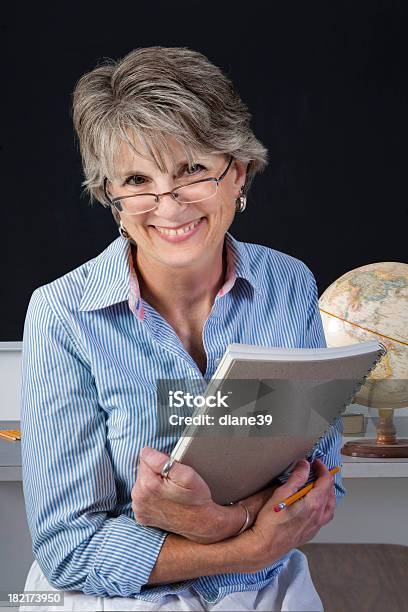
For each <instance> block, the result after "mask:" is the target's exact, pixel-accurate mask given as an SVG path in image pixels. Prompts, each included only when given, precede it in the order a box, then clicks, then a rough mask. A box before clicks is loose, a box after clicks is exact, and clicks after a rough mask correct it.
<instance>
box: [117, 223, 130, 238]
mask: <svg viewBox="0 0 408 612" xmlns="http://www.w3.org/2000/svg"><path fill="white" fill-rule="evenodd" d="M119 234H120V235H121V236H123V238H126V240H130V238H131V237H130V234H128V231H127V229H126V228H125V226H124V225H123V223H122V220H121V221H120V224H119Z"/></svg>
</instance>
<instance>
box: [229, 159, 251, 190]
mask: <svg viewBox="0 0 408 612" xmlns="http://www.w3.org/2000/svg"><path fill="white" fill-rule="evenodd" d="M247 169H248V164H247V163H245V162H242V161H240V160H239V159H234V161H233V173H232V175H233V177H234V182H233V185H234V187H236V189H237V197H238V195H239V191H240V189H241V187H243V186H244V185H245V181H246V174H247Z"/></svg>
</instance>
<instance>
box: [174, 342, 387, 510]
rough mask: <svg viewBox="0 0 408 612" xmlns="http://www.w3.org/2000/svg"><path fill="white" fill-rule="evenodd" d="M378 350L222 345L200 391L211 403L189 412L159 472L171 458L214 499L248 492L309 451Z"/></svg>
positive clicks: (376, 345)
mask: <svg viewBox="0 0 408 612" xmlns="http://www.w3.org/2000/svg"><path fill="white" fill-rule="evenodd" d="M386 352H387V350H386V348H385V346H384V345H383V344H382V343H381V342H379V341H369V342H361V343H357V344H352V345H348V346H342V347H334V348H317V349H316V348H302V349H292V348H276V347H271V348H268V347H262V346H253V345H248V344H236V343H234V344H229V345H228V347H227V349H226V352H225V353H224V356H223V358H222V359H221V361H220V363H219V365H218V367H217V370H216V372H215V373H214V376H213V377H212V379H211V380H210V381H209V383H208V386H207V387H206V389H205V392H204V394H203V395H204V396H205V398H208V397H210V396H211V402H208V404H212V405H208V404H207V403H206V404H204V405H203V406H201V407H199V408H196V410H195V411H194V412H193V413H192V414H191V416H193V417H195V419H194V420H195V423H192V424H190V425H189V426H188V427H186V428H185V430H184V431H183V433H182V435H181V436H180V438H179V440H178V442H177V444H176V446H175V447H174V449H173V451H172V453H171V455H170V458H169V461H168V462H167V464H166V465H165V467H164V468H163V471H162V474H163V475H164V476H165V475H167V474H168V472H169V470H170V469H171V465H172V463H173V462H174V461H179V462H181V463H183V464H186V465H189V466H191V467H193V468H194V469H195V470H196V471H197V472H198V473H199V474H200V476H202V478H203V479H204V480H205V481H206V482H207V484H208V485H209V487H210V490H211V493H212V497H213V500H214V501H215V502H216V503H218V504H227V503H230V502H235V501H238V500H240V499H243V498H245V497H247V496H249V495H251V494H253V493H256V492H257V491H259V490H261V489H263V488H264V487H266V486H268V484H270V483H272V482H273V480H274V479H275V478H276V477H277V476H279V475H280V474H282V473H283V472H285V471H286V470H288V469H289V470H290V469H291V468H292V467H294V465H295V463H296V462H297V461H298V460H299V459H302V458H304V457H308V456H309V455H310V454H311V453H312V452H313V450H314V448H315V447H316V445H317V444H318V443H319V440H320V438H321V437H322V436H324V434H325V433H326V432H327V430H328V429H329V428H330V425H331V424H332V423H333V422H334V421H335V419H336V418H337V417H339V416H340V414H341V413H342V412H344V411H345V409H346V407H347V406H348V404H350V403H352V401H353V398H354V396H355V395H356V393H357V392H358V390H359V389H360V388H361V387H362V385H363V384H364V382H365V379H366V377H367V376H368V375H369V373H370V372H371V371H372V370H373V369H374V367H375V366H376V364H377V362H378V361H379V360H380V359H381V358H382V356H383V355H384V354H385V353H386ZM215 398H218V400H217V399H215ZM216 401H218V403H217V405H216V407H214V406H213V404H214V402H216ZM226 406H227V407H226ZM251 416H252V417H253V419H252V421H251V419H250V417H251ZM232 417H235V419H233V418H232ZM205 419H207V422H205ZM211 419H212V424H209V423H211ZM220 419H223V420H222V422H221V420H220ZM329 467H333V466H329Z"/></svg>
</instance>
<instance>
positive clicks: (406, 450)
mask: <svg viewBox="0 0 408 612" xmlns="http://www.w3.org/2000/svg"><path fill="white" fill-rule="evenodd" d="M341 454H342V455H347V456H349V457H369V458H373V459H381V458H388V459H389V458H393V459H397V458H404V457H408V440H406V439H403V438H401V439H398V438H397V440H396V442H395V443H394V444H377V443H376V440H375V439H374V438H373V439H372V440H370V439H367V438H366V439H362V440H353V441H351V442H346V443H345V444H344V446H343V448H342V449H341Z"/></svg>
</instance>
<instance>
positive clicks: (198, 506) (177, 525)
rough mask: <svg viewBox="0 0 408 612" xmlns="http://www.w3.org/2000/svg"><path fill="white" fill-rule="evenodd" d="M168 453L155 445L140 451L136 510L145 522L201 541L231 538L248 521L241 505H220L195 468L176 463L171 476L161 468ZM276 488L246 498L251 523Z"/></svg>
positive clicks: (133, 498) (135, 487) (142, 521)
mask: <svg viewBox="0 0 408 612" xmlns="http://www.w3.org/2000/svg"><path fill="white" fill-rule="evenodd" d="M168 458H169V456H168V455H166V454H165V453H162V452H160V451H158V450H156V449H154V448H150V447H145V448H143V449H142V450H141V451H140V455H139V459H140V463H139V469H138V474H137V479H136V483H135V485H134V487H133V489H132V493H131V497H132V510H133V512H134V515H135V519H136V521H138V522H139V523H141V524H142V525H148V526H151V527H159V528H160V529H164V530H166V531H170V532H172V533H177V534H180V535H182V536H184V537H186V538H188V539H189V540H193V541H194V542H199V543H201V544H211V543H213V542H219V541H221V540H224V539H226V538H228V537H231V536H232V535H234V534H235V533H237V531H238V530H239V529H240V527H241V526H242V525H243V524H244V522H245V518H246V512H245V509H244V508H243V507H242V506H241V505H240V504H237V505H234V506H220V505H218V504H216V503H215V502H214V501H213V500H212V498H211V492H210V489H209V487H208V485H207V483H206V482H205V481H204V480H203V479H202V478H201V476H200V475H199V474H198V473H197V472H196V471H195V470H194V469H193V468H191V467H189V466H187V465H183V464H181V463H178V462H175V463H174V464H173V465H172V467H171V469H170V472H169V475H168V477H167V478H163V477H162V476H161V470H162V468H163V466H164V464H165V463H166V461H167V459H168ZM274 489H275V487H269V488H268V489H264V490H263V491H261V492H260V493H257V494H256V495H252V496H250V497H248V498H247V499H245V500H242V501H243V502H244V503H245V505H246V506H247V507H248V510H249V512H250V523H249V525H251V524H252V523H253V521H254V520H255V517H256V515H257V514H258V512H259V510H260V509H261V508H262V506H263V505H264V503H265V502H266V500H267V499H269V497H270V495H271V494H272V492H273V490H274Z"/></svg>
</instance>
